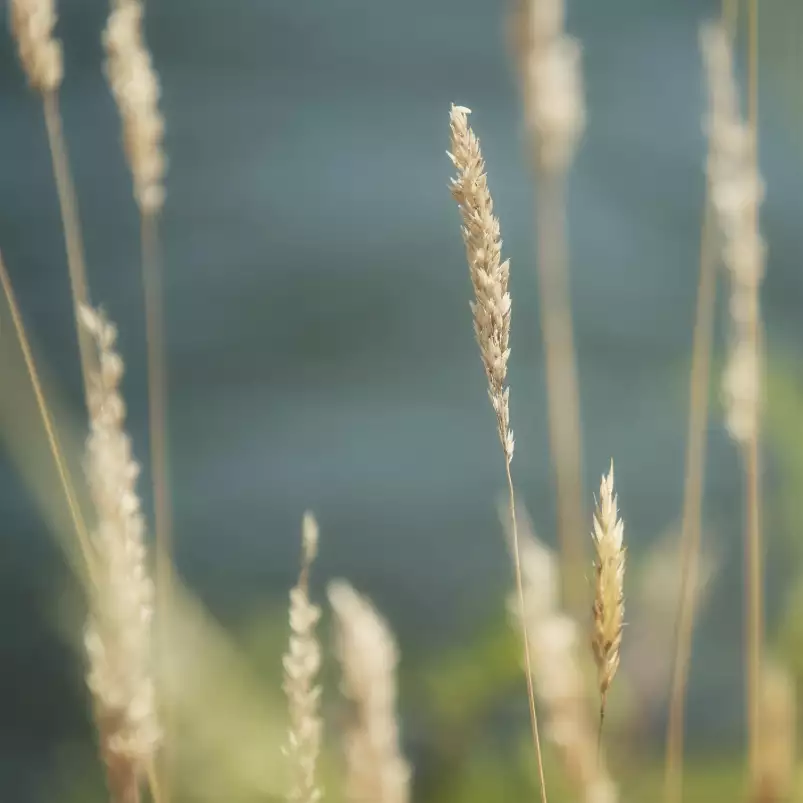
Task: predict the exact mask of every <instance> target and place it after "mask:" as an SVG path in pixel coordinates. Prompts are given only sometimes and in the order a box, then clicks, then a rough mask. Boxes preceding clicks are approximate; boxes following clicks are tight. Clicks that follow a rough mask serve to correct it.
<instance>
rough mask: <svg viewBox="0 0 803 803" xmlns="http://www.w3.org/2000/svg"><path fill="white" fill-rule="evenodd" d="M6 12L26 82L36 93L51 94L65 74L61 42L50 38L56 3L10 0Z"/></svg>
mask: <svg viewBox="0 0 803 803" xmlns="http://www.w3.org/2000/svg"><path fill="white" fill-rule="evenodd" d="M9 13H10V17H11V20H10V21H11V32H12V34H13V36H14V38H15V39H16V40H17V49H18V50H19V57H20V61H21V62H22V67H23V69H24V70H25V74H26V75H27V76H28V83H30V85H31V86H32V87H33V88H34V89H36V90H37V91H38V92H53V91H54V90H56V89H58V88H59V85H60V84H61V79H62V77H63V74H64V64H63V59H62V53H61V43H60V42H59V41H58V39H55V38H54V37H53V28H54V27H55V25H56V6H55V0H10V2H9Z"/></svg>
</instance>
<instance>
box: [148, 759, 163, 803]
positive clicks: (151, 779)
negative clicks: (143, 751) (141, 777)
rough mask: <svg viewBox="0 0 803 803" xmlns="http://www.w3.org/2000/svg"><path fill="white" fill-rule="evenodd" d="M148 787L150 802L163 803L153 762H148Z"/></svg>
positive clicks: (157, 773) (157, 774)
mask: <svg viewBox="0 0 803 803" xmlns="http://www.w3.org/2000/svg"><path fill="white" fill-rule="evenodd" d="M148 787H149V788H150V790H151V800H152V801H153V803H165V798H164V797H163V795H162V786H161V783H160V782H159V772H158V770H157V768H156V762H155V761H150V762H148Z"/></svg>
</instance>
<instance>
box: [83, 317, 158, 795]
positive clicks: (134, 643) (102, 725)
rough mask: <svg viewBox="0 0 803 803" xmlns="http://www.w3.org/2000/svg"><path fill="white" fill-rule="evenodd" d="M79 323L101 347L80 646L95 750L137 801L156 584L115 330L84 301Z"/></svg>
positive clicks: (147, 732)
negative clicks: (91, 556)
mask: <svg viewBox="0 0 803 803" xmlns="http://www.w3.org/2000/svg"><path fill="white" fill-rule="evenodd" d="M81 322H82V325H83V326H84V327H85V329H86V331H87V332H88V333H89V334H90V335H91V336H92V338H93V339H94V341H95V344H96V346H97V349H98V365H99V368H98V370H97V372H96V373H95V375H93V376H91V377H90V380H91V382H90V395H89V399H88V403H89V416H90V434H89V438H88V440H87V444H86V475H87V480H88V484H89V490H90V494H91V497H92V502H93V504H94V508H95V514H96V525H95V532H94V538H93V543H94V546H95V548H96V550H97V571H96V573H95V574H96V577H94V575H93V578H94V579H95V582H94V583H93V585H92V587H91V594H90V599H89V609H90V613H89V618H88V621H87V625H86V632H85V639H84V642H85V647H86V651H87V657H88V659H89V672H88V676H87V683H88V685H89V688H90V691H91V692H92V695H93V697H94V702H95V716H96V720H97V725H98V730H99V733H100V740H101V750H102V753H103V757H104V760H105V762H106V765H107V775H108V780H109V787H110V791H111V793H112V796H113V799H114V801H115V803H128V801H129V800H133V799H136V794H137V793H138V789H139V784H140V779H141V777H142V775H143V773H144V772H145V770H146V768H147V766H148V764H149V762H150V761H151V760H152V759H153V756H154V754H155V752H156V749H157V746H158V744H159V741H160V737H161V733H160V728H159V724H158V721H157V715H156V699H155V686H154V679H153V672H152V665H151V661H152V658H151V618H152V614H153V586H152V583H151V580H150V578H149V576H148V571H147V562H146V550H145V538H144V535H145V522H144V518H143V516H142V511H141V509H140V500H139V497H138V495H137V492H136V487H135V484H136V479H137V475H138V474H139V466H138V465H137V463H136V462H135V461H134V459H133V457H132V454H131V441H130V439H129V437H128V435H127V434H126V433H125V430H124V429H123V426H124V423H125V403H124V402H123V398H122V396H121V395H120V381H121V378H122V375H123V362H122V360H121V359H120V356H119V355H118V354H117V352H116V351H115V350H114V346H115V340H116V337H117V332H116V330H115V328H114V326H113V325H112V324H110V323H109V322H108V321H107V320H106V318H105V317H104V316H103V315H102V314H101V313H99V312H97V311H95V310H92V309H89V308H88V307H83V308H82V309H81Z"/></svg>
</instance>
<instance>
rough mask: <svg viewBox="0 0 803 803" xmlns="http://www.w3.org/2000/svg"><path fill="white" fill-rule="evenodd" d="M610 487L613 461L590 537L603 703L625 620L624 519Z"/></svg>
mask: <svg viewBox="0 0 803 803" xmlns="http://www.w3.org/2000/svg"><path fill="white" fill-rule="evenodd" d="M616 505H617V500H616V495H615V494H614V491H613V461H611V468H610V471H609V472H608V476H607V477H605V476H603V477H602V480H601V482H600V488H599V500H598V502H597V508H596V510H595V511H594V530H593V533H592V538H593V540H594V547H595V549H596V553H597V559H596V561H595V564H594V569H595V589H594V606H593V612H594V628H593V636H592V639H591V644H592V648H593V651H594V660H595V661H596V664H597V674H598V681H599V692H600V696H601V698H602V706H603V708H604V706H605V700H606V697H607V694H608V689H609V688H610V686H611V682H612V681H613V678H614V676H615V675H616V670H617V669H618V668H619V648H620V646H621V643H622V627H623V624H624V613H625V604H624V576H625V548H624V545H623V543H622V541H623V536H624V523H623V522H622V520H621V519H620V518H619V517H618V511H617V507H616Z"/></svg>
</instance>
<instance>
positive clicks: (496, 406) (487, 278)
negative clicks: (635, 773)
mask: <svg viewBox="0 0 803 803" xmlns="http://www.w3.org/2000/svg"><path fill="white" fill-rule="evenodd" d="M469 114H470V111H469V109H466V108H465V107H463V106H455V105H452V109H451V113H450V129H451V152H450V153H449V158H450V159H451V160H452V164H453V165H454V166H455V168H456V170H457V176H456V177H455V178H453V179H452V181H451V191H452V197H453V198H454V199H455V200H456V201H457V204H458V207H459V209H460V215H461V218H462V220H463V228H462V233H463V242H464V244H465V247H466V258H467V260H468V267H469V273H470V276H471V283H472V284H473V286H474V297H475V300H474V302H472V304H471V310H472V312H473V314H474V334H475V336H476V338H477V344H478V345H479V348H480V355H481V357H482V362H483V365H484V366H485V374H486V377H487V379H488V396H489V397H490V400H491V406H492V407H493V410H494V413H495V414H496V427H497V433H498V435H499V442H500V443H501V446H502V453H503V456H504V460H505V474H506V478H507V486H508V495H509V500H510V520H511V522H512V526H513V556H514V561H513V562H514V569H515V575H516V586H517V588H518V593H519V604H520V612H521V621H522V622H523V621H524V591H523V587H522V578H521V560H520V557H519V543H518V532H517V527H516V501H515V494H514V491H513V478H512V476H511V473H510V463H511V461H512V459H513V446H514V441H513V432H512V431H511V429H510V408H509V395H510V389H509V388H508V387H507V386H506V384H505V383H506V381H507V361H508V358H509V356H510V346H509V342H510V293H509V292H508V281H509V278H510V265H509V263H508V261H507V260H505V261H504V262H502V260H501V251H502V240H501V236H500V233H499V220H498V219H497V218H496V216H495V215H494V212H493V201H492V199H491V194H490V192H489V190H488V180H487V176H486V175H485V161H484V160H483V158H482V152H481V150H480V143H479V140H478V139H477V137H476V135H475V134H474V132H473V131H472V130H471V127H470V126H469V124H468V115H469ZM522 636H523V639H522V640H523V642H524V669H525V674H526V681H527V699H528V703H529V706H530V724H531V727H532V733H533V745H534V748H535V758H536V764H537V767H538V775H539V781H540V785H541V798H542V800H543V801H544V803H546V784H545V781H544V764H543V757H542V755H541V738H540V735H539V732H538V715H537V712H536V708H535V693H534V691H533V679H532V662H531V660H530V641H529V636H528V634H527V629H526V628H524V627H523V629H522Z"/></svg>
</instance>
